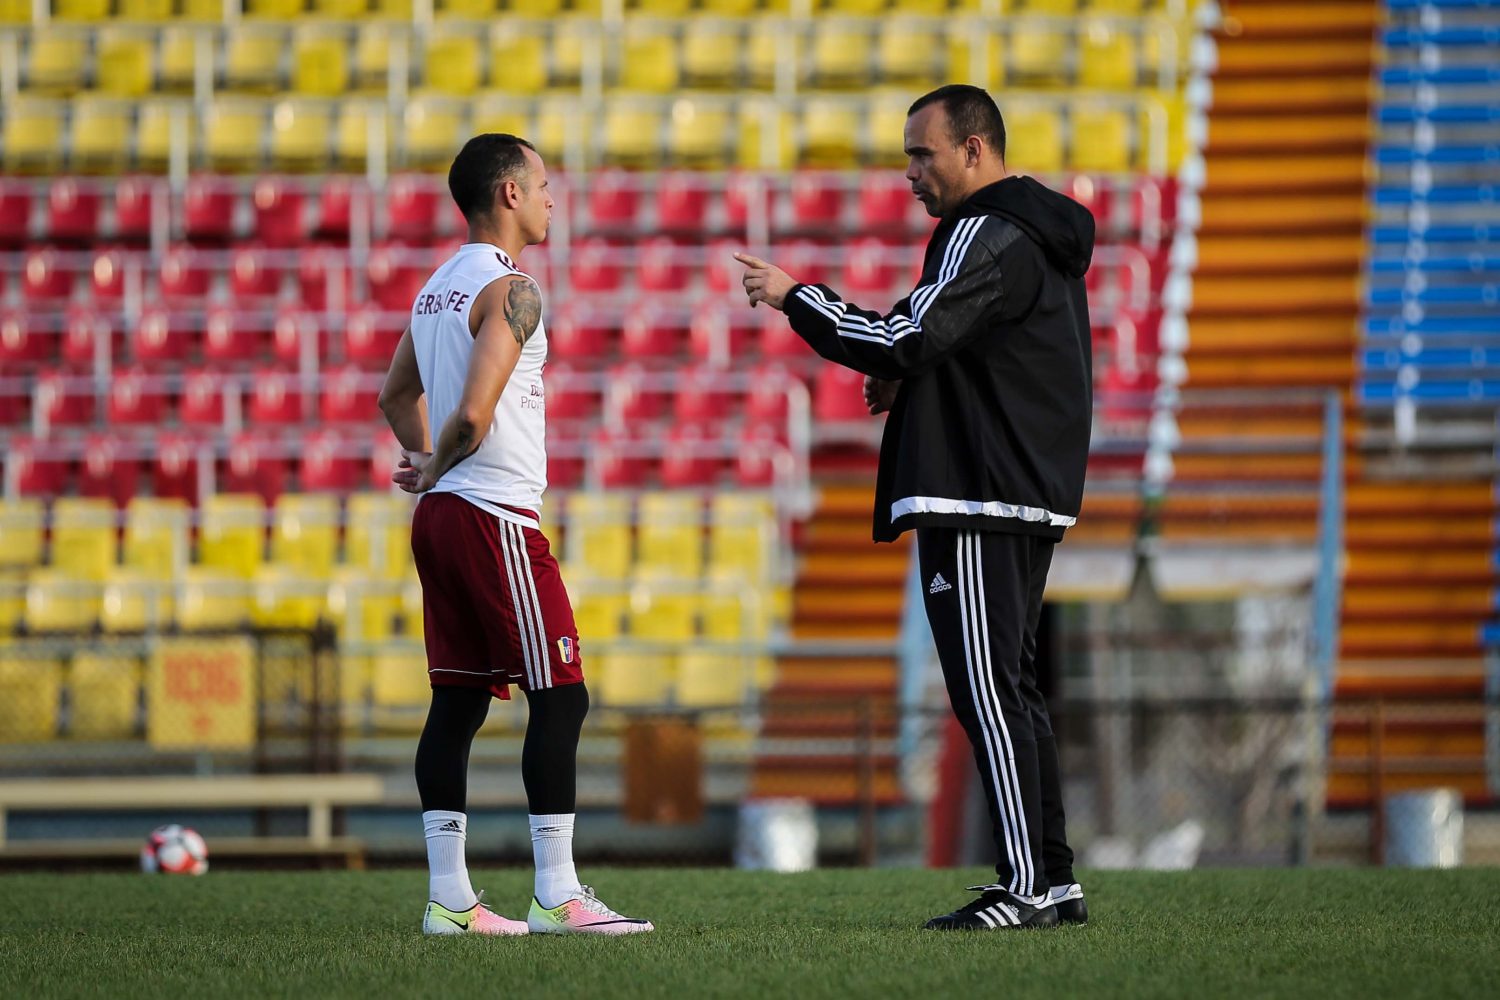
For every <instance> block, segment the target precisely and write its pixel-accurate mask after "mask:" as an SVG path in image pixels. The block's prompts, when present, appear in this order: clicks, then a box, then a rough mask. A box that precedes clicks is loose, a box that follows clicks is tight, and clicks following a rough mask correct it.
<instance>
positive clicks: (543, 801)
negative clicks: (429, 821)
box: [416, 684, 589, 815]
mask: <svg viewBox="0 0 1500 1000" xmlns="http://www.w3.org/2000/svg"><path fill="white" fill-rule="evenodd" d="M490 697H491V695H490V693H489V691H487V690H481V689H479V688H457V687H436V688H433V689H432V707H431V708H429V709H428V711H427V724H426V725H425V726H423V727H422V738H421V739H419V740H418V741H417V765H416V770H417V792H418V794H420V795H421V797H422V809H423V811H424V812H425V811H429V810H433V809H442V810H445V811H447V812H467V811H468V787H469V782H468V775H469V748H470V747H471V746H473V744H474V734H476V733H478V732H479V727H480V726H482V725H483V724H484V717H485V716H486V715H488V714H489V710H490ZM526 703H527V705H528V706H529V707H530V709H531V717H530V719H529V721H528V722H527V724H526V742H525V743H524V744H523V745H522V748H521V781H522V783H523V784H524V785H525V786H526V804H527V808H528V810H529V811H530V812H531V813H532V814H533V815H541V814H547V813H570V812H573V811H574V808H575V800H576V796H577V787H578V780H577V778H578V776H577V771H578V734H579V733H580V732H581V731H582V729H583V720H584V717H585V716H587V715H588V713H589V693H588V689H587V688H585V687H584V686H583V685H582V684H565V685H563V686H562V687H555V688H547V689H546V690H543V691H528V692H527V693H526Z"/></svg>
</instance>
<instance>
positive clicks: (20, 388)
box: [0, 377, 31, 430]
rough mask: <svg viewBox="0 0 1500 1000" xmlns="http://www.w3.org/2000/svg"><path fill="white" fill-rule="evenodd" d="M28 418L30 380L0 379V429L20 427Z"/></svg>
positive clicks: (29, 409)
mask: <svg viewBox="0 0 1500 1000" xmlns="http://www.w3.org/2000/svg"><path fill="white" fill-rule="evenodd" d="M30 420H31V384H30V382H28V381H27V380H26V379H18V378H14V377H11V378H9V379H4V380H0V430H3V429H6V428H17V427H22V426H24V425H26V424H27V423H28V422H29V421H30Z"/></svg>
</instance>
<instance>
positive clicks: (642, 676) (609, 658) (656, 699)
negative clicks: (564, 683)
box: [591, 650, 672, 708]
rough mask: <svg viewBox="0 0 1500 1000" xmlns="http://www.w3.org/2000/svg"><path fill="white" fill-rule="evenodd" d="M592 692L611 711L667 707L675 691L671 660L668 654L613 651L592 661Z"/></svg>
mask: <svg viewBox="0 0 1500 1000" xmlns="http://www.w3.org/2000/svg"><path fill="white" fill-rule="evenodd" d="M593 663H594V665H595V676H596V677H597V680H596V681H595V682H594V683H593V684H592V685H591V689H592V690H595V691H598V693H599V701H600V703H601V704H602V705H604V706H606V707H609V708H641V707H647V706H655V705H664V704H666V703H667V701H668V699H669V698H670V695H671V691H672V657H671V656H670V655H669V654H667V653H665V652H643V651H635V650H631V651H628V652H626V651H614V652H610V653H604V654H601V655H600V656H598V657H596V658H595V659H594V661H593Z"/></svg>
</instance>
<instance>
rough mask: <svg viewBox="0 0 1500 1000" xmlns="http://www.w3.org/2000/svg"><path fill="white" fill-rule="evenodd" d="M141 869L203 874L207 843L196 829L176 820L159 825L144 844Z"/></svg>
mask: <svg viewBox="0 0 1500 1000" xmlns="http://www.w3.org/2000/svg"><path fill="white" fill-rule="evenodd" d="M141 871H143V872H165V873H167V874H168V875H202V874H203V873H204V872H206V871H208V845H207V844H205V843H204V842H203V838H202V837H200V836H199V835H198V831H196V830H190V829H188V828H187V827H185V826H178V825H177V824H176V823H173V824H172V825H171V826H159V827H157V828H156V829H155V830H152V831H151V836H149V837H147V838H146V843H145V844H144V845H143V846H142V847H141Z"/></svg>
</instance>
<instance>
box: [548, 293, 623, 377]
mask: <svg viewBox="0 0 1500 1000" xmlns="http://www.w3.org/2000/svg"><path fill="white" fill-rule="evenodd" d="M615 339H616V338H615V330H614V328H613V327H611V326H610V325H609V320H608V317H607V314H606V313H604V312H603V311H601V310H597V309H595V308H593V307H592V306H589V305H588V304H586V303H582V302H566V303H564V304H563V305H562V306H561V308H559V309H558V311H557V314H556V316H555V317H554V318H553V319H551V320H549V321H548V323H547V346H548V348H549V349H550V353H551V355H552V356H554V357H557V358H567V359H570V360H577V361H584V360H587V361H592V362H595V363H597V362H599V361H600V360H603V359H605V358H608V357H609V356H610V355H612V354H614V349H615Z"/></svg>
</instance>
